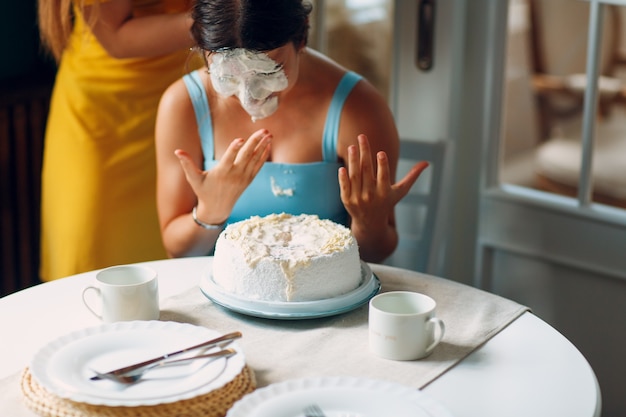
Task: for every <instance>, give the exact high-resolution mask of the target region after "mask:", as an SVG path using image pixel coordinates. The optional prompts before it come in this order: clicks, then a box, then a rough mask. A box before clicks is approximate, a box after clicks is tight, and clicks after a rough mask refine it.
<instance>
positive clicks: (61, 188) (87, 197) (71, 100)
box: [40, 0, 197, 281]
mask: <svg viewBox="0 0 626 417" xmlns="http://www.w3.org/2000/svg"><path fill="white" fill-rule="evenodd" d="M164 2H166V3H167V4H164ZM186 3H187V1H186V0H181V1H176V0H171V1H169V0H164V1H153V0H143V1H135V2H134V7H135V10H136V14H142V13H148V14H149V13H159V12H161V13H162V12H173V11H180V10H186V7H187V4H186ZM189 59H190V52H189V50H188V49H187V50H184V51H180V52H179V53H175V54H171V55H167V56H162V57H157V58H141V59H114V58H111V57H110V56H109V55H107V53H106V51H105V50H104V49H103V48H102V47H101V46H100V44H99V43H98V42H97V40H96V39H95V37H93V36H92V35H91V33H90V32H89V31H88V29H87V28H86V25H85V22H84V21H83V20H82V18H81V16H80V14H79V13H78V14H77V18H76V21H75V25H74V30H73V33H72V36H71V39H70V44H69V47H68V48H67V49H66V51H65V52H64V55H63V57H62V59H61V62H60V65H59V69H58V73H57V78H56V82H55V86H54V91H53V95H52V99H51V104H50V114H49V117H48V124H47V128H46V136H45V150H44V161H43V172H42V201H41V213H42V218H41V265H40V277H41V279H42V280H43V281H49V280H53V279H57V278H62V277H66V276H68V275H73V274H76V273H80V272H84V271H89V270H93V269H98V268H103V267H107V266H111V265H118V264H125V263H131V262H140V261H147V260H153V259H161V258H165V257H166V254H165V250H164V249H163V245H162V243H161V235H160V231H159V226H158V220H157V211H156V161H155V147H154V124H155V119H156V111H157V106H158V101H159V99H160V97H161V94H162V93H163V91H164V90H165V88H167V86H169V85H170V84H171V83H173V82H174V81H175V80H176V79H178V78H180V77H181V76H182V75H183V74H184V73H186V72H189V71H190V70H191V69H194V68H197V65H196V66H195V67H193V64H191V62H190V61H189Z"/></svg>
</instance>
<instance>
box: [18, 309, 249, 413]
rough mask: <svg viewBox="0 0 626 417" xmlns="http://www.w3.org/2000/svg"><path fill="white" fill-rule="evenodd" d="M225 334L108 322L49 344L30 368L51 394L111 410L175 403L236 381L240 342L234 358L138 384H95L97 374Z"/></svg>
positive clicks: (172, 369)
mask: <svg viewBox="0 0 626 417" xmlns="http://www.w3.org/2000/svg"><path fill="white" fill-rule="evenodd" d="M220 335H221V334H220V333H218V332H216V331H214V330H210V329H207V328H204V327H200V326H194V325H191V324H186V323H177V322H162V321H128V322H118V323H111V324H103V325H101V326H97V327H90V328H87V329H83V330H79V331H76V332H73V333H70V334H68V335H65V336H62V337H60V338H58V339H56V340H54V341H52V342H50V343H48V344H47V345H46V346H44V347H43V348H42V349H40V350H39V351H38V352H37V353H36V354H35V356H34V358H33V360H32V361H31V365H30V370H31V373H32V375H33V377H34V378H35V380H36V381H37V382H38V383H39V384H40V385H42V386H43V387H44V388H46V389H47V390H48V391H50V392H51V393H53V394H55V395H57V396H58V397H61V398H66V399H69V400H72V401H76V402H82V403H88V404H94V405H107V406H139V405H155V404H165V403H171V402H175V401H179V400H183V399H188V398H193V397H196V396H199V395H203V394H207V393H209V392H211V391H212V390H215V389H218V388H221V387H222V386H224V385H225V384H227V383H228V382H230V381H231V380H233V379H234V378H235V377H236V376H237V375H238V374H239V373H240V372H241V371H242V369H243V367H244V365H245V359H244V355H243V353H242V352H241V349H240V348H239V346H238V345H237V343H234V342H233V343H232V344H231V345H230V346H229V347H232V348H234V349H235V350H237V354H236V355H234V356H231V357H229V358H220V359H216V360H197V361H192V362H189V363H184V364H178V365H171V366H167V367H162V368H159V369H155V370H152V371H150V372H149V373H147V374H146V375H145V376H144V378H143V379H141V380H140V381H139V382H137V383H135V384H133V385H122V384H118V383H116V382H113V381H107V380H98V381H92V380H90V378H91V377H92V376H93V375H94V372H93V370H96V371H98V372H107V371H110V370H112V369H117V368H119V367H122V366H126V365H130V364H133V363H137V362H141V361H144V360H147V359H152V358H155V357H158V356H161V355H163V354H166V353H170V352H174V351H177V350H181V349H184V348H186V347H189V346H193V345H196V344H199V343H202V342H204V341H206V340H210V339H213V338H215V337H218V336H220ZM216 349H217V348H213V349H212V350H216ZM210 351H211V350H207V351H206V352H210ZM197 353H198V352H197V351H196V352H191V353H189V354H186V355H188V356H193V355H194V354H197ZM180 357H181V358H182V357H184V356H180Z"/></svg>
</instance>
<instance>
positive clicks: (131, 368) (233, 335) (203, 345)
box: [90, 332, 241, 381]
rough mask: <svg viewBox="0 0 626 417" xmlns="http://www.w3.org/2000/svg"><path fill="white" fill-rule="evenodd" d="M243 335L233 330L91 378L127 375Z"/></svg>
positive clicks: (228, 341) (227, 342)
mask: <svg viewBox="0 0 626 417" xmlns="http://www.w3.org/2000/svg"><path fill="white" fill-rule="evenodd" d="M240 337H241V332H232V333H228V334H225V335H223V336H220V337H218V338H215V339H211V340H207V341H206V342H202V343H200V344H197V345H194V346H190V347H188V348H185V349H181V350H177V351H176V352H171V353H166V354H165V355H161V356H159V357H156V358H153V359H148V360H147V361H143V362H139V363H136V364H133V365H128V366H124V367H122V368H118V369H114V370H112V371H109V372H101V373H98V374H96V375H94V376H92V377H91V378H90V379H91V380H92V381H97V380H99V379H103V378H105V379H111V378H107V376H108V375H116V376H120V375H125V374H128V373H131V372H133V371H136V370H137V369H141V368H143V367H145V366H147V365H151V364H153V363H158V362H161V361H164V360H166V359H172V358H175V357H177V356H180V355H182V354H184V353H187V352H191V351H193V350H197V349H201V348H205V349H206V348H210V347H214V346H220V347H225V346H226V345H228V344H229V343H231V342H232V341H233V340H235V339H238V338H240Z"/></svg>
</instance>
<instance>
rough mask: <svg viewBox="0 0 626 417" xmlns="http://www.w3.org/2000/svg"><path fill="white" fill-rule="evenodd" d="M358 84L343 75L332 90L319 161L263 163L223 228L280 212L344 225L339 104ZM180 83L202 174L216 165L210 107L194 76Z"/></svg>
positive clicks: (351, 75) (351, 76) (350, 75)
mask: <svg viewBox="0 0 626 417" xmlns="http://www.w3.org/2000/svg"><path fill="white" fill-rule="evenodd" d="M360 79H361V77H360V76H359V75H357V74H356V73H353V72H348V73H346V74H345V75H344V77H343V78H342V79H341V81H340V82H339V84H338V85H337V88H336V90H335V93H334V95H333V99H332V101H331V104H330V107H329V109H328V114H327V116H326V122H325V125H324V133H323V135H324V136H323V138H322V155H323V161H320V162H311V163H302V164H287V163H275V162H265V163H264V164H263V167H262V168H261V170H260V171H259V173H258V174H257V176H256V177H255V178H254V180H253V181H252V183H250V185H249V186H248V188H247V189H246V190H245V191H244V192H243V194H242V195H241V197H239V200H238V201H237V203H236V204H235V206H234V208H233V211H232V212H231V215H230V217H229V218H228V223H233V222H237V221H240V220H244V219H247V218H249V217H251V216H253V215H257V216H266V215H268V214H271V213H283V212H284V213H289V214H294V215H298V214H317V215H318V216H319V217H320V218H323V219H330V220H333V221H335V222H337V223H340V224H343V225H346V226H347V223H348V213H347V212H346V210H345V207H344V206H343V203H342V202H341V196H340V190H339V181H338V179H337V170H338V169H339V167H340V166H341V164H340V163H339V158H338V157H337V138H338V131H339V121H340V118H341V110H342V108H343V105H344V102H345V100H346V98H347V97H348V95H349V94H350V92H351V91H352V88H353V87H354V86H355V85H356V83H357V82H358V81H359V80H360ZM183 80H184V82H185V85H186V87H187V91H188V92H189V96H190V98H191V101H192V103H193V108H194V111H195V114H196V121H197V123H198V132H199V134H200V140H201V142H202V152H203V154H204V169H205V170H209V169H211V168H212V167H213V166H215V165H216V164H217V161H216V160H215V156H214V145H213V122H212V120H211V112H210V109H209V102H208V99H207V96H206V92H205V91H204V87H203V86H202V82H201V80H200V76H199V73H198V72H197V71H194V72H192V73H189V74H186V75H185V76H184V77H183Z"/></svg>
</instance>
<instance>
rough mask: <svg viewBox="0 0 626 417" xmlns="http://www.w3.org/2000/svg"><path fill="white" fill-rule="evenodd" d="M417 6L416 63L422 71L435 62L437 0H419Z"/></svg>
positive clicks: (430, 67) (427, 69) (429, 67)
mask: <svg viewBox="0 0 626 417" xmlns="http://www.w3.org/2000/svg"><path fill="white" fill-rule="evenodd" d="M418 2H419V4H418V7H417V41H416V45H417V54H416V59H415V64H416V65H417V68H419V69H420V70H422V71H429V70H430V69H432V67H433V62H434V53H435V52H434V42H435V2H436V0H418Z"/></svg>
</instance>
